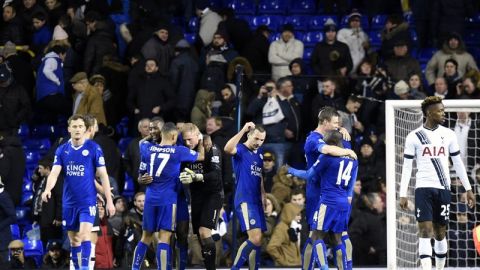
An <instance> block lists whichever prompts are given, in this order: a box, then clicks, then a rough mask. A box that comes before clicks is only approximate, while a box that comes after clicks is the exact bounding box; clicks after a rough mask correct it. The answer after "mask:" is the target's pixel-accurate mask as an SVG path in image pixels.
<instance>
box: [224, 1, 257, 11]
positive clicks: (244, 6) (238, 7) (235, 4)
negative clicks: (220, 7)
mask: <svg viewBox="0 0 480 270" xmlns="http://www.w3.org/2000/svg"><path fill="white" fill-rule="evenodd" d="M227 6H228V7H231V8H233V9H234V10H235V13H236V14H249V15H254V14H255V12H256V10H257V7H256V6H255V1H252V0H230V1H229V3H228V4H227Z"/></svg>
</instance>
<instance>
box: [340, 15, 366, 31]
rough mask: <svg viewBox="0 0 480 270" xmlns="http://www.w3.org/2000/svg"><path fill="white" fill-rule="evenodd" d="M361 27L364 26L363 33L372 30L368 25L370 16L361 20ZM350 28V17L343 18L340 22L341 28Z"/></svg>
mask: <svg viewBox="0 0 480 270" xmlns="http://www.w3.org/2000/svg"><path fill="white" fill-rule="evenodd" d="M360 25H361V26H362V29H363V31H366V30H368V29H369V28H370V24H369V23H368V16H362V17H361V18H360ZM345 27H348V16H343V18H342V19H341V21H340V28H345Z"/></svg>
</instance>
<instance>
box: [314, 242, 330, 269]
mask: <svg viewBox="0 0 480 270" xmlns="http://www.w3.org/2000/svg"><path fill="white" fill-rule="evenodd" d="M312 254H313V257H314V258H315V261H316V262H317V264H318V265H319V266H320V269H328V260H327V246H326V245H325V242H323V240H322V239H320V240H317V241H315V243H314V244H313V251H312ZM312 267H313V263H312Z"/></svg>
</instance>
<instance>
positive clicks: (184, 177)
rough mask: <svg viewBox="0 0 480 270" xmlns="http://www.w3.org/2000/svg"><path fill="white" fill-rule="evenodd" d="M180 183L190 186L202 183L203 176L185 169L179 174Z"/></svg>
mask: <svg viewBox="0 0 480 270" xmlns="http://www.w3.org/2000/svg"><path fill="white" fill-rule="evenodd" d="M180 182H182V184H190V183H192V182H203V174H201V173H195V172H194V171H192V170H190V169H188V168H185V169H183V172H181V173H180Z"/></svg>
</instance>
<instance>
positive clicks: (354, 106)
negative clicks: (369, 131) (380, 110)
mask: <svg viewBox="0 0 480 270" xmlns="http://www.w3.org/2000/svg"><path fill="white" fill-rule="evenodd" d="M362 103H363V100H362V99H360V98H358V97H356V96H349V97H348V99H347V102H346V103H345V107H343V108H341V109H340V110H338V113H339V114H340V123H341V124H340V126H342V127H344V128H345V129H346V130H347V131H348V133H350V135H352V138H356V135H357V134H361V133H363V131H364V130H365V127H364V125H363V123H362V122H360V121H358V117H357V115H356V113H357V112H358V110H359V109H360V107H361V106H362Z"/></svg>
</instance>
